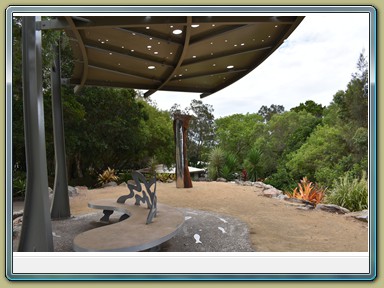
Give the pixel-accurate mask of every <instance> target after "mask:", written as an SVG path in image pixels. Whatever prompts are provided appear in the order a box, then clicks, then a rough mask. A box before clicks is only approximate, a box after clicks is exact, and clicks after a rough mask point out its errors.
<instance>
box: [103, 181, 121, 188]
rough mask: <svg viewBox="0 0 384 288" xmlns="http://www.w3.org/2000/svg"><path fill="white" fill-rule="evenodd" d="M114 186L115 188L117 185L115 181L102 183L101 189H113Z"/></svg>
mask: <svg viewBox="0 0 384 288" xmlns="http://www.w3.org/2000/svg"><path fill="white" fill-rule="evenodd" d="M115 186H117V183H116V182H115V181H111V182H108V183H104V184H103V185H102V186H101V187H102V188H105V187H115Z"/></svg>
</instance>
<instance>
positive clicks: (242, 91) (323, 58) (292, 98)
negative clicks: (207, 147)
mask: <svg viewBox="0 0 384 288" xmlns="http://www.w3.org/2000/svg"><path fill="white" fill-rule="evenodd" d="M363 49H365V51H366V54H367V53H368V51H369V15H368V14H367V13H365V14H362V13H360V14H359V13H333V14H332V13H328V14H316V13H312V14H308V15H307V16H306V17H305V19H304V20H303V21H302V23H301V24H300V25H299V26H298V27H297V29H296V30H295V31H294V32H293V33H292V34H291V36H290V37H289V38H288V39H287V40H286V41H285V43H284V44H283V45H282V46H281V47H280V48H279V49H278V50H276V51H275V52H274V53H273V54H272V55H271V56H270V57H269V58H268V59H266V60H265V61H264V62H263V63H262V64H261V65H260V66H259V67H257V68H256V69H255V70H254V71H252V72H251V73H249V74H248V75H246V76H245V77H243V78H242V79H240V80H239V81H237V82H236V83H234V84H232V85H230V86H229V87H227V88H225V89H223V90H221V91H219V92H217V93H215V94H213V95H211V96H209V97H207V98H204V99H203V101H204V103H207V104H211V105H213V108H214V110H215V113H214V114H215V117H216V118H218V117H222V116H227V115H231V114H234V113H247V112H249V113H256V112H258V110H259V109H260V107H261V106H262V105H267V106H270V105H271V104H277V105H283V106H284V107H285V108H286V110H289V109H290V108H292V107H295V106H298V105H299V104H300V103H302V102H305V101H306V100H313V101H315V102H317V103H320V104H322V105H328V104H329V103H330V102H331V101H332V97H333V95H334V94H335V93H336V92H337V91H338V90H345V88H346V86H347V84H348V82H349V81H350V79H351V74H352V73H354V72H355V71H356V63H357V60H358V57H359V54H360V53H361V52H362V51H363ZM152 99H153V100H155V101H156V102H157V103H158V106H159V107H160V108H161V109H169V108H170V107H171V106H172V105H173V104H174V103H179V104H180V106H181V107H182V108H184V107H187V106H189V103H190V102H191V100H192V99H199V94H194V93H182V92H156V93H155V94H154V95H153V96H152Z"/></svg>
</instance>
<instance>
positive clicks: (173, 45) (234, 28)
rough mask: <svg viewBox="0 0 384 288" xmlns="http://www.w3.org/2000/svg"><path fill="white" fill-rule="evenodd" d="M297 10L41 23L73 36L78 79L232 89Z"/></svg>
mask: <svg viewBox="0 0 384 288" xmlns="http://www.w3.org/2000/svg"><path fill="white" fill-rule="evenodd" d="M303 18H304V17H296V16H84V17H79V16H76V17H71V16H66V17H58V18H57V19H54V20H49V21H43V22H42V29H64V30H65V31H66V33H67V35H68V36H69V37H70V39H71V43H72V48H73V54H74V61H75V68H74V71H73V76H72V78H71V80H70V82H71V83H72V84H75V85H77V86H76V88H75V89H76V90H77V89H79V88H81V87H82V86H84V85H96V86H111V87H127V88H134V89H144V90H148V91H147V92H146V93H145V96H149V95H151V94H153V93H154V92H156V91H158V90H167V91H182V92H196V93H201V97H205V96H208V95H210V94H212V93H215V92H217V91H219V90H220V89H223V88H225V87H227V86H228V85H230V84H232V83H234V82H235V81H237V80H239V79H240V78H241V77H243V76H244V75H246V74H247V73H249V72H250V71H252V70H253V69H254V68H256V67H257V66H258V65H260V64H261V63H262V62H263V61H264V60H265V59H266V58H268V56H269V55H271V53H273V51H275V50H276V49H277V48H278V47H279V46H280V45H281V44H282V43H283V42H284V40H285V39H286V38H287V37H288V36H289V35H290V34H291V33H292V32H293V31H294V30H295V29H296V27H297V26H298V25H299V24H300V22H301V21H302V20H303Z"/></svg>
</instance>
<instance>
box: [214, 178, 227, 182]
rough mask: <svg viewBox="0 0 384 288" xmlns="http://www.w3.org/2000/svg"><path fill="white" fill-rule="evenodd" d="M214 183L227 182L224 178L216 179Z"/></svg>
mask: <svg viewBox="0 0 384 288" xmlns="http://www.w3.org/2000/svg"><path fill="white" fill-rule="evenodd" d="M216 182H227V179H224V178H217V179H216Z"/></svg>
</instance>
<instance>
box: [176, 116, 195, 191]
mask: <svg viewBox="0 0 384 288" xmlns="http://www.w3.org/2000/svg"><path fill="white" fill-rule="evenodd" d="M190 119H191V116H189V115H182V114H175V115H174V120H173V130H174V133H175V144H176V187H177V188H192V180H191V175H190V173H189V168H188V159H187V132H188V127H189V120H190Z"/></svg>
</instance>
